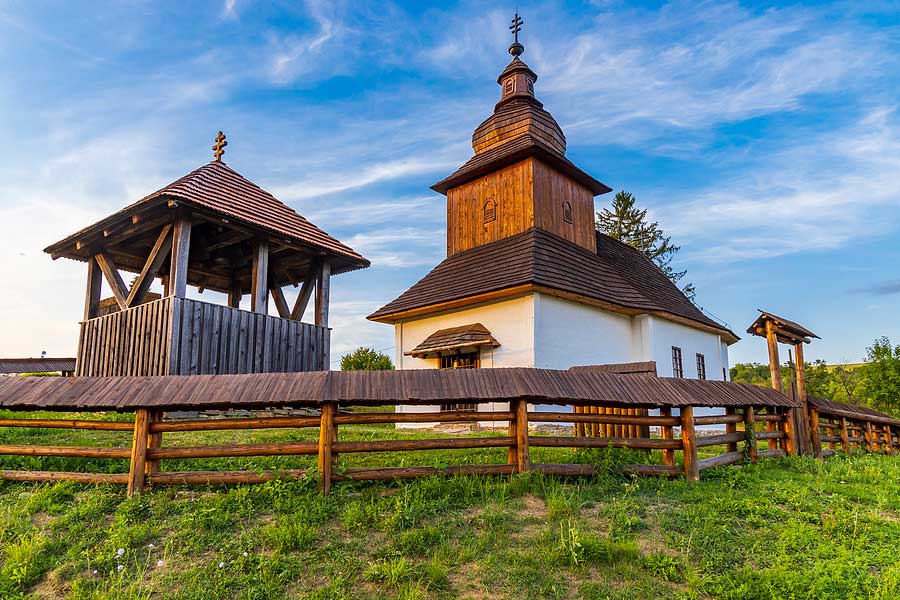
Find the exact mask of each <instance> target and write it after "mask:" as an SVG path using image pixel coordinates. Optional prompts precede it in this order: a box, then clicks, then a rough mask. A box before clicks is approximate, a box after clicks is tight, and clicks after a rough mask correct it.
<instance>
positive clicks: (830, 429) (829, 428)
mask: <svg viewBox="0 0 900 600" xmlns="http://www.w3.org/2000/svg"><path fill="white" fill-rule="evenodd" d="M834 433H835V432H834V415H828V420H826V421H825V435H827V436H829V437H834ZM828 449H829V450H832V451H833V450H836V449H837V446H836V445H835V443H834V441H832V440H828Z"/></svg>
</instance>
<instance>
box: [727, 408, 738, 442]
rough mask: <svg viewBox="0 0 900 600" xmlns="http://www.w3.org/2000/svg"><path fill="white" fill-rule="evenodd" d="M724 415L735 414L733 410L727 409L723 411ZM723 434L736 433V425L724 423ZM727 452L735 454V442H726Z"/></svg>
mask: <svg viewBox="0 0 900 600" xmlns="http://www.w3.org/2000/svg"><path fill="white" fill-rule="evenodd" d="M725 414H726V415H735V414H737V412H736V411H735V409H733V408H731V407H728V408H726V409H725ZM725 433H737V423H726V424H725ZM727 451H728V452H737V442H728V447H727Z"/></svg>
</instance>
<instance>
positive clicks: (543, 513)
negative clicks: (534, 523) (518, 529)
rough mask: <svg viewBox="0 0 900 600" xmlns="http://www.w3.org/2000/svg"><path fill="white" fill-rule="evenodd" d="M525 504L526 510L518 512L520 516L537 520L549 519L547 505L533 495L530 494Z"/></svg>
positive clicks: (526, 497)
mask: <svg viewBox="0 0 900 600" xmlns="http://www.w3.org/2000/svg"><path fill="white" fill-rule="evenodd" d="M522 500H523V502H524V503H525V508H523V509H521V510H518V511H516V512H517V513H518V514H519V516H522V517H526V518H535V519H542V520H545V519H547V516H548V512H547V504H546V503H545V502H544V501H543V500H541V499H540V498H538V497H537V496H534V495H532V494H528V495H527V496H525V497H524V498H523V499H522Z"/></svg>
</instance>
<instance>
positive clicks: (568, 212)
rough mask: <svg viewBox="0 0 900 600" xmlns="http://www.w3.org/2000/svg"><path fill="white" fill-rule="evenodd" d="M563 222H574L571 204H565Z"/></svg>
mask: <svg viewBox="0 0 900 600" xmlns="http://www.w3.org/2000/svg"><path fill="white" fill-rule="evenodd" d="M563 220H564V221H565V222H566V223H571V222H572V204H571V203H570V202H563Z"/></svg>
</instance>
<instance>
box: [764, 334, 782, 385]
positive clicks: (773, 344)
mask: <svg viewBox="0 0 900 600" xmlns="http://www.w3.org/2000/svg"><path fill="white" fill-rule="evenodd" d="M766 342H767V343H768V346H769V375H770V377H771V380H772V388H773V389H775V390H778V391H779V392H781V393H782V394H783V393H784V386H783V384H782V382H781V362H780V361H779V360H778V340H777V339H776V338H775V322H774V321H772V320H771V319H767V320H766Z"/></svg>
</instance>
